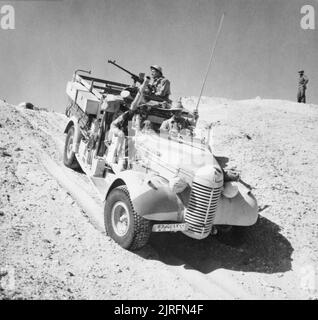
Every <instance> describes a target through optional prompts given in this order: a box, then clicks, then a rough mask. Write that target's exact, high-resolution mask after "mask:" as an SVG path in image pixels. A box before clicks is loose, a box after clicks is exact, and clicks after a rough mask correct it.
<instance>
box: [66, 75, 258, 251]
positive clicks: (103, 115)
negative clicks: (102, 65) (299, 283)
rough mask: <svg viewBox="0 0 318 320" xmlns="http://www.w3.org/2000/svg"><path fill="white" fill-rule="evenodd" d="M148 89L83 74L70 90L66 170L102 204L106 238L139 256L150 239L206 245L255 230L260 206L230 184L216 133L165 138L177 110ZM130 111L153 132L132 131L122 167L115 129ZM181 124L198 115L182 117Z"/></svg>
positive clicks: (237, 183) (190, 132)
mask: <svg viewBox="0 0 318 320" xmlns="http://www.w3.org/2000/svg"><path fill="white" fill-rule="evenodd" d="M87 73H89V74H87ZM148 82H149V81H148V79H147V78H145V79H141V80H140V83H141V84H140V85H139V86H138V85H137V84H136V82H135V83H134V84H133V85H128V84H124V83H118V82H114V81H109V80H104V79H99V78H95V77H92V76H91V75H90V72H87V71H85V70H77V71H75V73H74V75H73V78H72V80H71V81H69V82H68V84H67V89H66V92H67V95H68V96H69V105H68V107H67V108H66V114H67V116H68V117H69V121H68V124H67V126H66V128H65V134H66V140H65V149H64V164H65V165H66V166H67V167H69V168H72V169H78V168H81V169H82V170H83V171H84V172H85V174H87V176H88V177H89V179H90V181H91V182H92V184H93V185H94V187H95V188H96V191H97V193H98V195H99V196H100V198H101V199H102V200H103V201H104V222H105V229H106V234H107V235H108V236H110V237H111V238H112V239H113V240H115V241H116V242H117V243H118V244H119V245H120V246H122V247H123V248H126V249H129V250H136V249H140V248H141V247H143V246H144V245H145V244H146V243H147V241H148V239H149V236H150V234H151V232H182V233H183V234H185V235H186V236H189V237H191V238H194V239H197V240H201V239H204V238H206V237H208V236H209V235H210V234H211V233H213V232H214V231H215V230H216V228H217V227H218V226H220V227H221V226H223V227H224V226H251V225H253V224H254V223H255V222H256V221H257V218H258V206H257V202H256V199H255V198H254V196H253V195H252V193H251V190H250V189H248V188H246V186H244V185H243V184H242V183H240V181H225V172H224V170H223V168H222V167H221V165H220V163H219V162H218V160H217V159H216V157H215V156H214V155H213V150H212V148H211V144H210V141H209V137H210V135H211V131H210V130H211V126H207V127H205V128H203V129H201V130H200V128H198V127H197V126H196V125H194V127H193V128H192V130H188V129H187V130H184V131H183V132H180V133H177V134H170V133H168V134H167V133H165V134H160V132H159V128H160V125H161V123H162V122H163V121H164V120H166V119H169V118H170V117H171V116H172V115H173V114H174V112H176V109H175V108H174V107H173V106H172V107H171V106H167V104H166V102H165V101H160V99H157V98H156V97H153V96H147V95H146V94H145V90H144V89H145V87H146V86H147V85H148ZM128 96H129V97H130V100H129V99H127V97H128ZM127 101H128V102H127ZM132 106H133V107H134V108H136V110H139V111H138V112H137V113H136V117H139V118H143V119H144V120H145V119H147V120H148V123H149V122H150V123H151V125H152V129H151V130H143V129H142V128H140V127H139V128H137V126H134V123H132V124H130V128H129V133H128V135H127V136H126V137H125V152H124V163H125V165H124V166H121V167H119V164H118V161H119V160H118V159H116V152H115V153H114V145H115V144H116V137H112V138H111V132H112V126H111V122H112V121H113V120H114V115H115V113H116V112H117V111H118V110H119V109H120V108H122V107H125V108H126V109H127V110H128V109H129V108H132ZM183 116H184V117H185V118H187V117H188V118H191V116H192V115H191V112H190V111H187V110H184V114H183ZM132 122H133V121H132ZM139 124H140V123H139Z"/></svg>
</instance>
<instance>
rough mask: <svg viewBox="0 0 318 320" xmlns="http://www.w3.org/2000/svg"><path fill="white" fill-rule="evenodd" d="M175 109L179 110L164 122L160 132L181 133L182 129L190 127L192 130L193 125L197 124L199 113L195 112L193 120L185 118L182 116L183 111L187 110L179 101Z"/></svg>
mask: <svg viewBox="0 0 318 320" xmlns="http://www.w3.org/2000/svg"><path fill="white" fill-rule="evenodd" d="M175 110H177V111H176V112H175V113H174V115H173V116H172V117H171V118H170V119H168V120H165V121H164V122H162V124H161V127H160V132H168V133H169V134H171V133H176V134H179V133H180V131H181V130H184V129H190V130H192V127H193V126H195V122H196V117H197V114H196V113H195V115H194V117H193V119H192V120H190V119H185V118H184V117H183V116H182V113H183V112H184V111H185V109H184V108H183V106H182V104H181V103H178V104H177V106H176V107H175Z"/></svg>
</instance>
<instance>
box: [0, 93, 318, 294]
mask: <svg viewBox="0 0 318 320" xmlns="http://www.w3.org/2000/svg"><path fill="white" fill-rule="evenodd" d="M184 102H185V105H187V106H188V107H190V108H191V107H192V106H193V105H194V103H195V99H194V98H186V99H184ZM202 102H203V103H202V105H201V109H200V116H201V119H206V120H208V121H211V122H213V146H214V152H215V154H216V155H217V156H222V157H228V158H229V161H228V165H229V166H232V167H233V166H234V167H236V168H237V169H238V170H239V171H240V172H241V176H242V179H243V180H244V181H245V182H247V183H248V184H250V185H252V186H253V193H254V195H255V196H256V198H257V199H258V202H259V213H260V216H259V220H258V222H257V223H256V225H254V226H252V227H250V228H249V229H248V230H245V232H244V234H242V233H241V231H240V232H238V231H235V232H233V233H229V234H224V235H218V236H216V237H209V238H207V239H205V240H202V241H195V240H193V239H190V238H187V237H186V236H184V235H182V234H153V235H152V236H151V239H150V243H149V245H147V246H146V247H145V248H144V249H142V250H139V251H137V252H134V253H133V252H128V251H126V250H123V249H121V248H120V247H119V246H118V245H116V244H115V243H114V242H113V241H112V240H111V239H109V238H108V237H106V236H105V234H104V232H103V229H102V227H101V226H100V225H98V223H96V221H95V222H94V221H92V219H91V217H90V216H89V215H88V214H87V212H86V211H85V206H83V205H82V202H81V201H78V199H77V198H76V197H74V196H73V194H72V192H70V190H68V189H67V188H66V187H65V185H61V183H60V182H59V181H57V180H56V179H54V174H53V175H52V172H50V170H48V162H47V161H46V159H48V158H49V159H50V161H52V162H54V165H55V167H52V165H51V166H50V168H51V170H52V168H55V169H54V170H61V172H64V173H65V175H67V176H69V177H70V180H72V181H73V182H74V183H76V185H77V187H78V188H79V189H80V190H81V192H83V193H85V194H86V195H87V197H90V199H92V200H91V201H94V202H95V203H96V207H98V208H102V203H101V202H99V200H98V199H97V198H96V196H95V194H94V191H93V189H92V187H91V185H90V184H89V182H88V180H87V178H86V177H85V175H83V174H81V173H78V172H73V171H71V170H69V169H66V168H65V167H64V166H63V164H62V152H63V145H64V134H63V130H64V126H65V124H66V122H67V119H66V117H65V116H64V115H62V114H59V113H54V112H46V111H43V110H38V111H33V110H26V109H23V108H19V107H15V106H12V105H9V104H6V103H1V102H0V230H1V232H0V299H137V300H144V299H315V298H318V293H317V287H318V280H317V275H318V245H317V236H318V219H317V202H318V183H317V181H318V170H317V164H316V161H317V160H316V159H318V147H317V141H318V129H317V123H318V106H315V105H299V104H296V103H292V102H288V101H278V100H261V99H254V100H247V101H230V100H226V99H212V98H204V99H203V101H202ZM101 210H102V209H101ZM101 216H102V212H101Z"/></svg>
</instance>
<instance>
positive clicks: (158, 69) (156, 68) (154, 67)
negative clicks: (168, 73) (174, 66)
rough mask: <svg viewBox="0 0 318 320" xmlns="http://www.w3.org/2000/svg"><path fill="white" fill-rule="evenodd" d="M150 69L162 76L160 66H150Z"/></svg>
mask: <svg viewBox="0 0 318 320" xmlns="http://www.w3.org/2000/svg"><path fill="white" fill-rule="evenodd" d="M150 69H155V70H157V71H159V72H160V73H161V74H162V68H161V67H160V66H158V65H157V64H154V65H153V66H150Z"/></svg>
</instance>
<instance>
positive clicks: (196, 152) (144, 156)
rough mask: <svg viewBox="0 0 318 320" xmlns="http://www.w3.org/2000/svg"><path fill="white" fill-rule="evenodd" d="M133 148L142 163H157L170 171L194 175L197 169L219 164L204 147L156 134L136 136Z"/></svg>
mask: <svg viewBox="0 0 318 320" xmlns="http://www.w3.org/2000/svg"><path fill="white" fill-rule="evenodd" d="M135 148H136V151H137V154H138V157H139V158H140V159H141V160H142V161H146V162H148V164H150V166H151V164H152V163H153V162H155V163H156V162H159V163H161V164H162V165H165V166H167V167H170V168H171V169H172V170H182V171H186V172H187V173H188V174H190V175H192V176H193V175H194V174H195V172H197V170H198V169H199V168H202V167H206V166H211V165H212V166H216V167H218V168H219V164H218V162H217V161H216V159H215V158H214V156H213V154H212V153H211V152H210V151H209V150H208V149H207V147H206V146H204V145H200V144H198V143H191V142H182V140H179V141H178V140H176V139H171V140H169V139H168V138H167V137H162V136H159V135H157V134H142V133H141V134H138V135H136V136H135Z"/></svg>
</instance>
